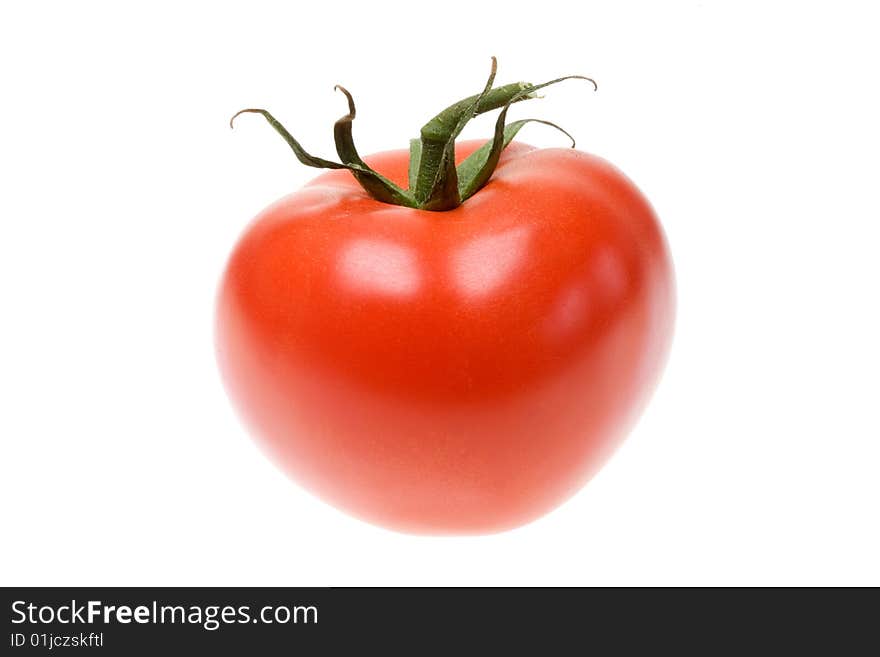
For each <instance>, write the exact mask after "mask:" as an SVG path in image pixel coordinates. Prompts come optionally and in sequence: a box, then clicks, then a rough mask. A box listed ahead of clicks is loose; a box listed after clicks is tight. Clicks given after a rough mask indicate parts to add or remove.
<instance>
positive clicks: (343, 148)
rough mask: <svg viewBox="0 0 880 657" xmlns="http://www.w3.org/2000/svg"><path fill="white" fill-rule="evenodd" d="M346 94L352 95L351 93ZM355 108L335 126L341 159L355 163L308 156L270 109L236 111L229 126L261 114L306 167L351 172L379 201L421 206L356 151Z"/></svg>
mask: <svg viewBox="0 0 880 657" xmlns="http://www.w3.org/2000/svg"><path fill="white" fill-rule="evenodd" d="M346 95H348V94H347V92H346ZM353 109H354V103H353V102H350V104H349V113H348V114H346V115H345V116H344V117H342V118H341V119H339V121H337V122H336V125H335V126H334V136H335V137H336V148H337V151H339V153H340V158H342V157H343V155H342V153H345V154H346V157H349V158H350V160H351V161H349V162H344V163H342V164H340V163H339V162H333V161H332V160H325V159H324V158H321V157H315V156H314V155H311V154H310V153H308V152H307V151H306V150H305V149H304V148H303V147H302V145H301V144H300V143H299V142H298V141H297V140H296V139H295V138H294V137H293V135H291V134H290V132H288V131H287V128H285V127H284V126H283V125H282V124H281V122H280V121H278V120H277V119H276V118H275V117H274V116H272V114H270V113H269V112H268V111H267V110H264V109H259V108H248V109H243V110H241V111H239V112H236V113H235V115H233V117H232V118H231V119H229V126H230V127H232V126H233V122H234V121H235V119H236V117H238V116H239V115H241V114H248V113H249V114H260V115H262V116H263V118H265V119H266V121H267V122H268V123H269V125H271V126H272V127H273V128H274V129H275V132H277V133H278V134H279V135H281V137H282V138H283V139H284V141H286V142H287V145H288V146H290V149H291V150H292V151H293V154H294V155H296V159H298V160H299V161H300V162H302V163H303V164H305V165H306V166H309V167H314V168H316V169H348V170H349V171H351V172H352V174H353V175H354V176H355V178H356V179H357V180H358V182H359V183H360V184H361V186H363V187H364V189H365V190H366V191H367V193H368V194H370V196H372V197H373V198H375V199H376V200H377V201H382V202H383V203H392V204H394V205H404V206H407V207H417V205H416V202H415V200H414V199H413V197H412V196H411V195H410V194H409V193H408V192H407V191H405V190H403V189H401V188H400V187H398V186H397V185H396V184H394V182H392V181H391V180H389V179H388V178H386V177H385V176H383V175H381V174H379V173H377V172H376V171H373V170H372V169H371V168H370V167H369V166H368V165H367V164H366V163H365V162H364V161H363V160H362V159H361V158H360V157H359V156H358V154H357V151H356V150H354V143H353V142H351V122H352V120H353V119H354V112H353ZM340 124H341V125H340ZM346 142H348V143H346ZM349 144H350V147H349Z"/></svg>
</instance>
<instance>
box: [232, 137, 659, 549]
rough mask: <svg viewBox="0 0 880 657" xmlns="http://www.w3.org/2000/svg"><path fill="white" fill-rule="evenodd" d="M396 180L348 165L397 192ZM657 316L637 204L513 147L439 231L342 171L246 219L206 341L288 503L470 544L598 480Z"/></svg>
mask: <svg viewBox="0 0 880 657" xmlns="http://www.w3.org/2000/svg"><path fill="white" fill-rule="evenodd" d="M481 143H482V142H464V143H462V144H459V145H458V149H457V159H458V160H459V161H460V160H462V159H463V158H464V157H465V156H466V155H468V154H469V153H471V152H472V151H473V150H474V149H475V148H476V147H478V146H479V145H480V144H481ZM408 159H409V154H408V152H407V151H391V152H386V153H380V154H377V155H374V156H373V157H371V158H367V162H368V163H369V164H370V165H371V166H372V167H373V168H375V169H376V170H378V171H379V172H381V173H383V174H384V175H386V176H387V177H388V178H390V179H391V180H393V181H395V182H396V183H398V184H400V185H405V184H406V180H407V165H408ZM673 313H674V289H673V276H672V269H671V265H670V257H669V253H668V250H667V246H666V242H665V239H664V237H663V234H662V231H661V228H660V226H659V224H658V222H657V218H656V217H655V215H654V212H653V211H652V210H651V207H650V206H649V204H648V203H647V201H646V200H645V199H644V197H643V196H642V195H641V193H640V192H639V191H638V190H637V189H636V187H635V186H634V185H633V184H632V183H631V182H630V181H629V180H628V179H627V178H626V177H624V176H623V175H622V174H621V173H620V172H619V171H618V170H616V169H615V168H614V167H612V166H611V165H609V164H608V163H607V162H605V161H603V160H601V159H599V158H597V157H594V156H591V155H588V154H586V153H583V152H579V151H575V150H571V149H546V150H536V149H534V148H532V147H530V146H526V145H524V144H520V143H513V144H511V145H510V147H508V149H507V150H505V151H504V153H503V154H502V156H501V162H500V164H499V166H498V168H497V169H496V171H495V173H494V175H493V177H492V179H491V180H490V182H489V183H488V184H487V185H486V186H485V187H484V188H483V189H482V190H481V191H480V192H479V193H478V194H476V195H475V196H473V197H472V198H471V199H469V200H468V201H466V202H465V203H464V204H463V205H461V206H459V207H458V208H456V209H454V210H450V211H448V212H430V211H426V210H417V209H412V208H406V207H400V206H394V205H388V204H385V203H381V202H378V201H375V200H373V199H372V198H370V197H369V196H367V194H366V193H365V192H364V191H363V190H362V189H361V188H360V187H359V186H358V184H357V183H356V182H355V180H354V179H353V177H352V175H351V174H350V173H349V172H347V171H331V172H329V173H325V174H323V175H321V176H319V177H318V178H316V179H315V180H314V181H313V182H311V183H310V184H308V185H307V186H306V187H304V188H303V189H301V190H300V191H298V192H296V193H294V194H292V195H290V196H288V197H286V198H283V199H281V200H280V201H278V202H276V203H275V204H274V205H272V206H270V207H269V208H267V209H266V210H264V211H263V212H262V213H261V214H260V215H259V216H258V217H257V218H256V219H255V220H254V221H253V222H252V223H251V224H250V226H249V227H248V228H247V230H246V231H245V233H244V235H243V236H242V237H241V239H240V241H239V242H238V244H237V246H236V247H235V250H234V252H233V254H232V256H231V258H230V260H229V263H228V266H227V268H226V271H225V274H224V277H223V280H222V284H221V287H220V293H219V303H218V312H217V324H216V342H217V351H218V357H219V362H220V366H221V370H222V373H223V375H224V378H225V382H226V385H227V388H228V390H229V393H230V396H231V398H232V400H233V401H234V403H235V404H236V406H237V408H238V410H239V411H240V413H241V415H242V416H243V417H244V419H245V421H246V423H247V424H248V425H249V426H250V427H251V429H252V430H253V432H254V433H255V434H256V435H257V436H258V437H259V439H260V441H261V442H262V445H263V446H264V447H265V449H266V450H267V451H268V452H269V453H270V454H271V455H272V456H273V457H274V458H275V460H276V461H277V462H278V463H279V464H281V466H282V467H283V468H284V469H285V470H286V471H287V472H288V473H289V474H290V475H291V476H292V477H293V478H294V479H295V480H296V481H297V482H299V483H300V484H302V485H303V486H305V487H306V488H308V489H310V490H311V491H313V492H314V493H315V494H317V495H318V496H319V497H320V498H322V499H323V500H325V501H327V502H329V503H331V504H333V505H335V506H337V507H339V508H340V509H343V510H345V511H347V512H349V513H351V514H353V515H355V516H357V517H360V518H362V519H364V520H367V521H370V522H374V523H377V524H380V525H384V526H386V527H390V528H394V529H397V530H402V531H408V532H419V533H485V532H493V531H500V530H504V529H508V528H511V527H515V526H517V525H521V524H523V523H526V522H529V521H531V520H533V519H535V518H537V517H538V516H540V515H542V514H544V513H546V512H547V511H549V510H550V509H552V508H554V507H555V506H556V505H558V504H560V503H561V502H562V501H564V500H565V499H566V498H568V497H569V496H571V495H572V494H573V493H574V492H576V491H577V490H578V489H579V488H580V487H581V486H582V485H583V484H584V483H585V482H586V481H587V480H588V479H589V478H590V477H591V476H592V475H593V474H594V473H595V472H596V471H597V469H598V468H599V467H600V466H601V465H602V463H603V462H604V461H605V460H606V459H607V458H608V456H609V455H610V453H611V452H612V451H613V449H614V448H615V447H616V446H617V445H618V443H619V442H620V441H621V439H622V438H623V437H624V436H625V434H626V432H627V430H628V429H629V428H630V426H631V425H632V423H633V422H634V420H635V419H636V417H637V415H638V414H639V412H640V410H641V408H642V406H643V404H644V403H645V402H646V400H647V397H648V395H649V394H650V392H651V390H652V388H653V386H654V384H655V381H656V379H657V377H658V375H659V372H660V370H661V368H662V365H663V362H664V360H665V356H666V352H667V349H668V346H669V343H670V338H671V331H672V323H673Z"/></svg>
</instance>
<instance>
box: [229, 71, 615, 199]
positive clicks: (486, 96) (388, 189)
mask: <svg viewBox="0 0 880 657" xmlns="http://www.w3.org/2000/svg"><path fill="white" fill-rule="evenodd" d="M497 66H498V64H497V60H496V59H495V57H492V70H491V72H490V74H489V78H488V80H487V81H486V84H485V86H484V87H483V90H482V91H481V92H480V93H479V94H476V95H473V96H468V97H467V98H464V99H462V100H460V101H458V102H456V103H453V104H452V105H450V106H449V107H447V108H446V109H444V110H443V111H442V112H440V113H439V114H437V115H436V116H435V117H434V118H432V119H431V120H430V121H428V122H427V123H426V124H425V125H424V126H423V127H422V129H421V132H420V137H419V138H418V139H413V140H411V141H410V163H409V187H408V189H403V188H402V187H400V186H399V185H397V184H396V183H394V182H393V181H392V180H389V179H388V178H386V177H385V176H383V175H382V174H380V173H378V172H377V171H375V170H373V169H372V168H371V167H370V166H369V165H368V164H367V163H366V162H364V160H363V159H362V158H361V157H360V155H359V154H358V151H357V148H356V147H355V145H354V138H353V136H352V124H353V123H354V118H355V116H356V114H357V110H356V108H355V103H354V98H353V97H352V95H351V93H350V92H349V91H348V90H347V89H345V87H342V86H340V85H336V86H335V87H334V90H337V91H339V92H341V93H342V94H343V95H344V96H345V97H346V100H347V102H348V113H347V114H345V115H344V116H342V117H341V118H339V119H338V120H337V121H336V123H335V124H334V126H333V136H334V140H335V142H336V152H337V154H338V155H339V159H340V160H341V162H333V161H332V160H326V159H324V158H320V157H315V156H313V155H311V154H309V153H308V152H307V151H306V150H305V149H304V148H303V147H302V145H301V144H300V143H299V142H298V141H297V140H296V139H295V138H294V137H293V135H291V134H290V132H288V130H287V129H286V128H285V127H284V126H283V125H282V124H281V123H280V122H279V121H278V120H277V119H276V118H275V117H274V116H272V114H270V113H269V112H268V111H267V110H265V109H260V108H247V109H243V110H240V111H239V112H236V114H235V115H233V117H232V118H231V119H230V120H229V126H230V127H233V124H234V121H235V119H236V118H237V117H238V116H240V115H241V114H246V113H251V114H260V115H262V116H263V118H265V119H266V121H267V122H268V123H269V125H271V126H272V127H273V128H274V129H275V131H276V132H277V133H278V134H280V135H281V137H282V138H283V139H284V140H285V141H286V142H287V144H288V146H290V148H291V150H292V151H293V153H294V155H295V156H296V158H297V159H298V160H299V161H300V162H301V163H302V164H305V165H306V166H310V167H315V168H319V169H348V170H349V171H351V173H352V175H353V176H354V177H355V179H356V180H357V181H358V183H360V185H361V187H363V188H364V190H365V191H366V192H367V194H369V195H370V196H371V197H372V198H374V199H376V200H377V201H380V202H382V203H389V204H392V205H402V206H405V207H410V208H417V209H420V210H431V211H437V212H441V211H445V210H452V209H454V208H456V207H458V206H459V205H461V204H462V203H463V202H464V201H466V200H467V199H468V198H470V197H471V196H473V195H474V194H476V193H477V192H478V191H479V190H480V189H481V188H482V187H483V186H484V185H485V184H486V183H488V182H489V179H490V178H491V177H492V173H493V172H494V171H495V167H497V166H498V161H499V159H500V157H501V153H502V151H503V150H504V149H505V148H506V147H507V146H508V144H510V142H511V141H513V138H514V137H515V136H516V135H517V133H518V132H519V131H520V130H521V129H522V127H523V126H525V125H526V124H527V123H541V124H544V125H548V126H550V127H552V128H555V129H557V130H559V131H560V132H562V133H563V134H565V135H566V136H567V137H568V138H569V139H571V147H572V148H574V146H575V140H574V138H573V137H572V136H571V135H570V134H569V133H568V132H566V131H565V130H564V129H563V128H561V127H559V126H558V125H556V124H555V123H551V122H550V121H545V120H543V119H521V120H518V121H513V122H511V123H509V124H507V123H506V120H507V111H508V109H509V108H510V106H511V105H512V104H514V103H517V102H520V101H523V100H529V99H532V98H538V95H537V93H536V92H537V91H538V90H539V89H543V88H544V87H548V86H550V85H553V84H557V83H558V82H562V81H564V80H571V79H579V80H586V81H588V82H590V83H592V85H593V89H594V90H597V89H598V86H597V85H596V82H595V80H593V79H592V78H588V77H584V76H582V75H568V76H565V77H561V78H557V79H555V80H550V81H549V82H544V83H542V84H537V85H535V84H531V83H528V82H515V83H513V84H507V85H504V86H500V87H493V84H494V82H495V73H496V71H497ZM498 108H501V112H500V114H499V115H498V119H497V121H496V122H495V130H494V134H493V136H492V139H491V140H489V141H487V142H486V143H485V144H483V146H481V147H480V148H479V149H477V150H476V151H474V152H473V153H472V154H471V155H470V156H468V157H467V158H466V159H465V160H464V161H463V162H462V163H461V164H459V165H458V166H457V167H456V165H455V140H456V138H457V137H458V135H459V134H461V131H462V130H463V129H464V127H465V125H467V123H468V121H470V120H471V119H472V118H473V117H475V116H477V115H479V114H483V113H485V112H489V111H492V110H495V109H498Z"/></svg>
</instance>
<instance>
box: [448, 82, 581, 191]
mask: <svg viewBox="0 0 880 657" xmlns="http://www.w3.org/2000/svg"><path fill="white" fill-rule="evenodd" d="M571 79H579V80H588V81H589V82H592V83H593V86H594V87H595V85H596V83H595V82H594V81H593V80H592V79H591V78H586V77H583V76H581V75H568V76H565V77H562V78H557V79H555V80H550V81H549V82H544V83H542V84H538V85H532V86H529V87H527V88H526V89H523V90H522V91H521V92H520V94H530V95H531V97H534V93H535V92H536V91H537V90H538V89H543V88H544V87H549V86H550V85H551V84H556V83H558V82H562V81H563V80H571ZM517 100H522V98H519V97H517V96H513V97H512V98H510V99H509V100H508V101H507V103H506V104H505V105H504V107H503V108H502V110H501V113H500V114H499V115H498V119H497V120H496V121H495V134H494V136H493V138H492V141H491V142H487V143H486V144H483V146H481V147H480V148H479V149H477V150H476V151H474V152H473V153H471V155H470V156H469V157H468V158H467V159H466V160H465V161H464V162H462V163H461V166H460V167H459V171H458V177H459V179H460V180H461V181H462V182H461V184H460V186H459V198H460V202H463V201H465V200H466V199H468V198H470V197H471V196H473V195H474V194H475V193H476V192H478V191H479V190H480V189H481V188H482V187H483V185H485V184H486V183H487V182H489V178H491V177H492V173H493V172H494V171H495V167H497V166H498V160H499V159H500V158H501V151H503V150H504V149H505V148H506V147H507V145H508V144H510V142H511V141H512V140H513V138H514V136H516V133H517V132H519V130H520V129H521V128H522V127H523V126H524V125H525V124H526V123H530V122H538V123H543V124H545V125H550V126H552V127H554V128H556V129H557V130H559V131H561V132H563V133H565V134H566V135H567V136H568V138H569V139H571V141H572V148H574V145H575V144H574V138H573V137H572V136H571V135H570V134H568V133H567V132H566V131H565V130H563V129H562V128H560V127H559V126H558V125H556V124H555V123H550V122H549V121H543V120H540V119H525V120H522V121H515V122H513V123H511V124H510V126H507V128H505V125H504V124H505V121H506V120H507V110H509V109H510V106H511V105H512V104H513V103H515V102H516V101H517Z"/></svg>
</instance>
